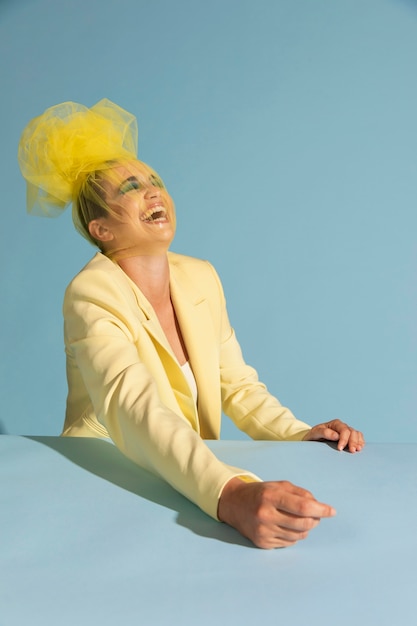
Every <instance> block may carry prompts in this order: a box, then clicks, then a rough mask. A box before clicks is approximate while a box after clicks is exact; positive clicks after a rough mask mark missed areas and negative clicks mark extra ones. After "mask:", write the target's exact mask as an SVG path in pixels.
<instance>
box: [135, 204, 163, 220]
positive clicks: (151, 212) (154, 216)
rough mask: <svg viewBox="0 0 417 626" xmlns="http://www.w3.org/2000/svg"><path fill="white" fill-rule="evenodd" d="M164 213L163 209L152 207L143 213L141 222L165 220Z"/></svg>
mask: <svg viewBox="0 0 417 626" xmlns="http://www.w3.org/2000/svg"><path fill="white" fill-rule="evenodd" d="M165 218H166V213H165V210H164V209H163V207H161V206H154V207H152V208H151V209H148V210H147V211H145V213H144V214H143V215H142V216H141V218H140V219H141V220H142V222H154V221H157V220H160V219H165Z"/></svg>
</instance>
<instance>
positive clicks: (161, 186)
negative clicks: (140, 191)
mask: <svg viewBox="0 0 417 626" xmlns="http://www.w3.org/2000/svg"><path fill="white" fill-rule="evenodd" d="M149 181H150V183H151V185H152V187H159V189H165V185H164V183H163V182H162V180H161V179H160V178H159V176H155V174H151V176H149Z"/></svg>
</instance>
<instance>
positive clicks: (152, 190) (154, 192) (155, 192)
mask: <svg viewBox="0 0 417 626" xmlns="http://www.w3.org/2000/svg"><path fill="white" fill-rule="evenodd" d="M160 195H161V190H160V189H159V187H155V186H154V185H152V183H151V184H150V185H148V187H146V191H145V198H146V199H148V200H150V199H151V198H159V196H160Z"/></svg>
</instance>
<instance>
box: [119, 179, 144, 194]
mask: <svg viewBox="0 0 417 626" xmlns="http://www.w3.org/2000/svg"><path fill="white" fill-rule="evenodd" d="M138 189H142V185H141V183H140V182H139V181H138V179H137V178H136V176H130V177H129V178H127V179H126V180H124V181H123V182H122V184H121V185H120V187H119V194H122V195H123V194H125V193H128V192H129V191H136V190H138Z"/></svg>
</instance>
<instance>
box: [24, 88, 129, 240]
mask: <svg viewBox="0 0 417 626" xmlns="http://www.w3.org/2000/svg"><path fill="white" fill-rule="evenodd" d="M137 140H138V128H137V122H136V118H135V117H134V116H133V115H132V114H131V113H128V112H127V111H125V110H124V109H122V108H121V107H119V106H118V105H117V104H114V103H113V102H111V101H110V100H107V99H103V100H100V102H98V103H97V104H95V105H94V106H92V107H91V108H87V107H85V106H83V105H81V104H78V103H76V102H63V103H61V104H57V105H55V106H53V107H50V108H49V109H46V111H44V113H42V115H40V116H38V117H35V118H34V119H32V120H31V121H30V122H29V124H28V125H27V126H26V128H25V129H24V131H23V133H22V136H21V139H20V142H19V150H18V161H19V166H20V169H21V172H22V174H23V176H24V178H25V179H26V183H27V196H26V197H27V210H28V212H29V213H32V214H35V215H41V216H44V217H55V216H57V215H60V214H61V213H62V211H64V210H65V209H66V208H67V206H68V205H69V204H71V203H72V205H73V208H72V217H73V221H74V225H75V227H76V229H77V230H78V231H79V232H80V233H81V235H82V236H83V237H85V238H86V239H87V240H88V241H90V242H91V243H93V244H94V245H97V242H96V241H95V240H94V239H93V238H92V237H91V235H90V233H89V230H88V224H89V222H90V221H91V220H92V219H96V218H97V217H101V216H103V215H106V214H107V213H108V207H107V205H106V202H105V194H104V189H103V187H102V181H103V180H104V178H105V172H106V170H108V169H109V168H111V167H114V165H115V164H116V163H117V162H119V161H122V160H123V161H125V160H132V159H133V160H136V159H137Z"/></svg>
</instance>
